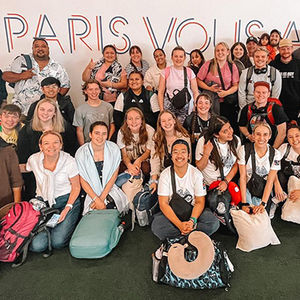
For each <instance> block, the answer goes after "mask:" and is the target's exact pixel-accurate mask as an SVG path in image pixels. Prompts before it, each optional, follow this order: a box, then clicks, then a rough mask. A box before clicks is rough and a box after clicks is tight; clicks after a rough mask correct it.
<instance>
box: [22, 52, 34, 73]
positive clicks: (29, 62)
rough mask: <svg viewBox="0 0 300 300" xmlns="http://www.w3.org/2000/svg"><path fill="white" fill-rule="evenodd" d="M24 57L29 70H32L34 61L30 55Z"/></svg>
mask: <svg viewBox="0 0 300 300" xmlns="http://www.w3.org/2000/svg"><path fill="white" fill-rule="evenodd" d="M22 56H23V57H24V59H25V62H26V67H27V69H28V70H30V69H32V60H31V58H30V55H28V54H22Z"/></svg>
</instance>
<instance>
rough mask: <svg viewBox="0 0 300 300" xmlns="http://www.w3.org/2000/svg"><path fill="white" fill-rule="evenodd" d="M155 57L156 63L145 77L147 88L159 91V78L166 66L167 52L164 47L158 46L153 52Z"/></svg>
mask: <svg viewBox="0 0 300 300" xmlns="http://www.w3.org/2000/svg"><path fill="white" fill-rule="evenodd" d="M153 57H154V59H155V62H156V64H155V65H153V66H151V67H150V68H149V69H148V70H147V72H146V74H145V79H144V86H145V88H146V89H147V90H149V91H153V92H154V93H156V94H157V93H158V85H159V78H160V75H161V72H162V71H163V70H164V69H165V68H166V66H167V61H166V54H165V51H164V50H163V49H160V48H157V49H155V50H154V52H153Z"/></svg>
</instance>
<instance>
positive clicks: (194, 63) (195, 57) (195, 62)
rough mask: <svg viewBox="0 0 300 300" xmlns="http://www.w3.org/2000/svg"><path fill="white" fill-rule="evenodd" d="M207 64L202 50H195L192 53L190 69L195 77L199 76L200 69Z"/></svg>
mask: <svg viewBox="0 0 300 300" xmlns="http://www.w3.org/2000/svg"><path fill="white" fill-rule="evenodd" d="M204 63H205V58H204V56H203V53H202V52H201V50H200V49H194V50H192V51H191V53H190V61H189V64H188V65H189V67H190V68H191V69H192V70H193V72H194V74H195V76H197V74H198V72H199V70H200V68H201V67H202V65H203V64H204Z"/></svg>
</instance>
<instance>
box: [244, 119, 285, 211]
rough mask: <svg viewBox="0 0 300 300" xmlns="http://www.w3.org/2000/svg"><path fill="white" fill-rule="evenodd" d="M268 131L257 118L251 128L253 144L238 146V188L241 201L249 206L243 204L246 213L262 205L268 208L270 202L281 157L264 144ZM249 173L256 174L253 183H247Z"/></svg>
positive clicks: (266, 140) (268, 127)
mask: <svg viewBox="0 0 300 300" xmlns="http://www.w3.org/2000/svg"><path fill="white" fill-rule="evenodd" d="M271 134H272V131H271V128H270V126H269V125H268V124H267V123H265V122H257V123H256V124H255V126H254V129H253V139H254V144H252V143H251V144H246V145H244V146H242V147H241V148H240V150H239V161H238V164H239V170H240V189H241V195H242V203H248V204H250V206H251V207H250V208H249V207H247V206H243V210H245V211H246V212H248V213H253V214H256V213H261V212H263V211H264V210H265V208H267V211H269V208H270V205H271V201H269V199H270V195H271V192H272V188H273V184H274V180H275V178H276V174H277V171H278V170H280V159H281V155H280V152H279V151H278V150H276V149H274V148H273V147H272V146H270V145H268V141H269V139H270V137H271ZM253 163H254V164H255V165H253ZM253 174H256V175H258V176H257V179H256V184H252V183H251V181H252V179H251V178H252V177H253ZM256 175H255V176H256ZM250 179H251V180H250ZM258 182H259V183H260V184H258ZM267 205H268V207H267Z"/></svg>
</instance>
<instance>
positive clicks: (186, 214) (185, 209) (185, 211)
mask: <svg viewBox="0 0 300 300" xmlns="http://www.w3.org/2000/svg"><path fill="white" fill-rule="evenodd" d="M171 182H172V190H173V195H172V198H171V200H170V202H169V205H170V206H171V208H172V209H173V211H174V213H175V214H176V216H177V217H178V219H179V220H180V221H183V222H184V221H188V220H189V219H190V217H191V214H192V211H193V206H192V205H191V204H190V203H188V202H187V201H185V199H184V198H182V197H181V196H180V195H178V194H177V192H176V183H175V173H174V167H173V166H172V167H171Z"/></svg>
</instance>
